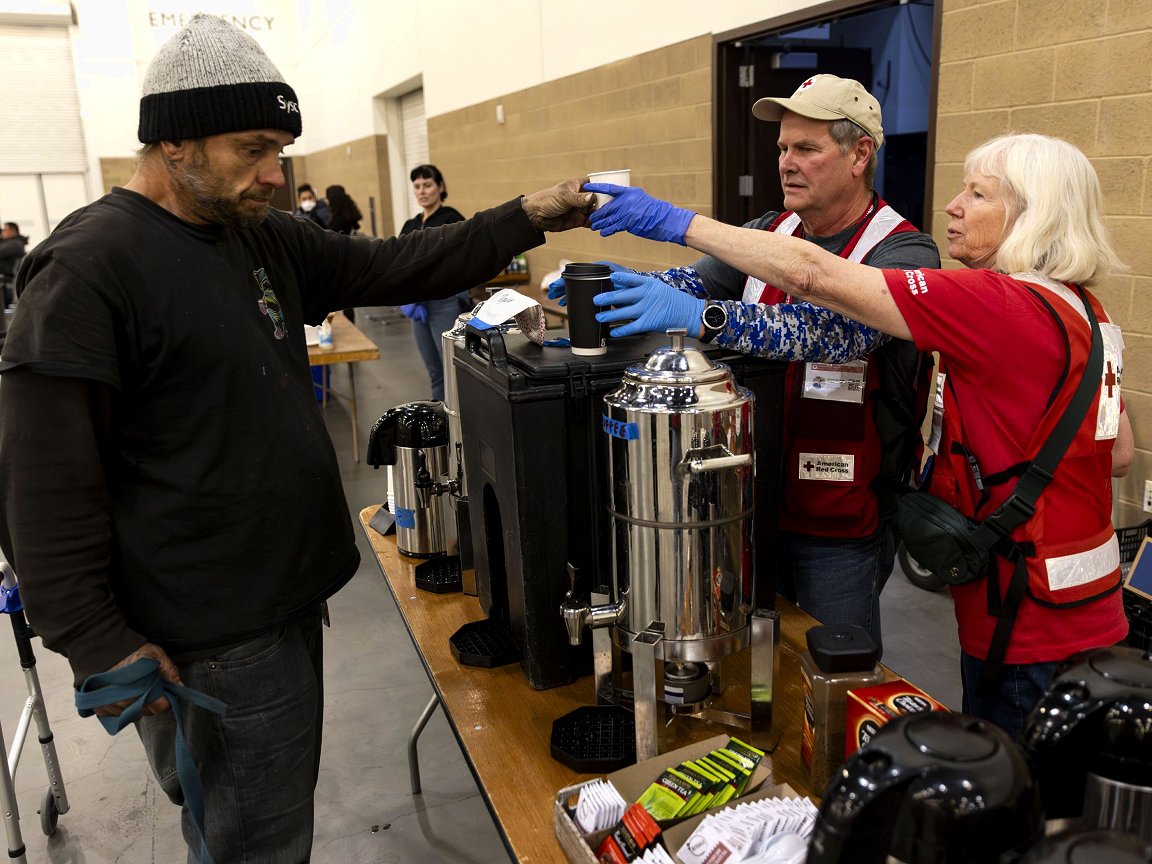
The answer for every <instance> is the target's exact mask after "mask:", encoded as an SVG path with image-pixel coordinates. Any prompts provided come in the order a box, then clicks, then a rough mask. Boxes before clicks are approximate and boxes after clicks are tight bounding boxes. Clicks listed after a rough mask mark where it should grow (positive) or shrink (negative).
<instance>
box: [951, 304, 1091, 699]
mask: <svg viewBox="0 0 1152 864" xmlns="http://www.w3.org/2000/svg"><path fill="white" fill-rule="evenodd" d="M1076 290H1077V292H1078V293H1079V295H1080V299H1081V301H1082V302H1083V303H1084V309H1085V312H1086V313H1087V316H1088V324H1089V326H1091V328H1092V347H1091V349H1090V350H1089V352H1088V362H1087V363H1086V364H1085V366H1084V375H1083V377H1081V379H1080V383H1079V385H1077V387H1076V392H1075V393H1074V394H1073V396H1072V400H1071V401H1070V402H1069V403H1068V407H1067V408H1065V409H1064V414H1063V415H1062V416H1061V417H1060V421H1059V422H1058V423H1057V424H1056V428H1055V429H1053V430H1052V434H1051V435H1049V436H1048V440H1047V441H1045V442H1044V446H1042V447H1041V448H1040V452H1039V453H1037V454H1036V458H1035V459H1033V460H1032V464H1031V465H1029V466H1028V469H1027V470H1026V471H1025V472H1024V474H1023V475H1022V476H1021V477H1020V480H1019V481H1018V482H1017V483H1016V486H1015V488H1014V489H1013V490H1012V494H1011V495H1010V496H1009V497H1008V500H1007V501H1005V502H1004V503H1003V504H1001V505H1000V507H998V508H997V509H996V512H995V513H993V514H992V515H990V516H989V517H988V518H987V519H985V520H984V521H983V522H981V523H980V527H979V528H977V529H976V532H975V535H974V538H973V539H974V540H975V541H976V542H977V543H979V544H981V545H982V546H983V548H985V549H988V550H993V547H996V546H997V545H998V544H999V551H1001V554H1003V555H1004V556H1005V557H1006V558H1007V559H1008V560H1009V561H1010V562H1011V563H1012V577H1011V579H1010V580H1009V582H1008V590H1007V592H1006V593H1005V595H1004V597H1003V600H1001V597H1000V586H999V580H998V579H997V578H996V567H995V566H994V562H993V561H990V563H989V567H988V576H987V579H988V611H989V614H991V615H993V616H995V618H996V627H995V629H994V630H993V632H992V642H991V644H990V645H989V646H988V655H987V659H986V660H985V661H984V671H983V674H982V675H981V676H980V683H979V684H978V685H977V689H978V691H979V692H980V694H981V695H982V696H983V697H984V698H988V699H991V698H993V697H994V696H995V694H996V688H997V685H998V684H999V683H1000V676H1001V673H1002V671H1003V668H1004V657H1005V655H1006V654H1007V653H1008V642H1009V640H1010V639H1011V638H1012V628H1013V626H1014V625H1015V623H1016V614H1017V612H1018V611H1019V610H1020V603H1021V601H1022V600H1023V599H1024V592H1025V589H1026V588H1027V587H1028V561H1027V559H1028V557H1029V556H1030V555H1034V554H1035V549H1033V548H1031V544H1025V545H1026V546H1027V548H1023V546H1022V544H1017V543H1014V542H1012V540H1011V534H1012V532H1013V531H1014V530H1016V528H1018V527H1019V526H1021V525H1023V524H1024V523H1025V522H1027V521H1028V520H1029V519H1031V518H1032V516H1033V514H1034V513H1035V512H1036V501H1037V499H1038V498H1039V497H1040V493H1041V492H1043V491H1044V487H1045V486H1047V485H1048V483H1049V482H1050V481H1051V480H1052V475H1053V474H1054V473H1055V471H1056V467H1057V466H1058V465H1059V464H1060V460H1061V459H1063V458H1064V454H1065V453H1066V452H1068V447H1069V446H1070V445H1071V444H1072V440H1073V439H1074V438H1075V437H1076V432H1077V431H1078V430H1079V429H1080V425H1081V424H1082V423H1083V422H1084V418H1085V416H1087V414H1088V408H1089V406H1090V405H1091V404H1092V398H1093V397H1094V396H1095V395H1096V390H1097V388H1098V387H1099V381H1100V370H1101V369H1102V368H1103V366H1104V339H1103V337H1102V336H1101V334H1100V323H1099V322H1098V321H1097V320H1096V313H1095V311H1094V310H1093V309H1092V304H1091V303H1090V302H1089V301H1088V298H1087V296H1085V294H1084V289H1082V288H1079V287H1077V289H1076ZM1001 541H1003V542H1001Z"/></svg>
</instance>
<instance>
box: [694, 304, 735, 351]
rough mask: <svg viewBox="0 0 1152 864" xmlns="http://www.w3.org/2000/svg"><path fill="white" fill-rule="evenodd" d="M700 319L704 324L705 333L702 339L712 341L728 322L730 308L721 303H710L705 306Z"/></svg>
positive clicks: (702, 340)
mask: <svg viewBox="0 0 1152 864" xmlns="http://www.w3.org/2000/svg"><path fill="white" fill-rule="evenodd" d="M700 319H701V321H702V322H703V324H704V335H703V336H701V337H700V341H701V342H711V341H712V340H713V339H715V338H716V334H717V333H720V332H721V331H722V330H723V329H724V327H725V325H727V324H728V310H727V309H725V308H724V307H723V306H722V305H720V304H719V303H709V304H708V305H707V306H705V307H704V311H703V312H702V313H701V315H700Z"/></svg>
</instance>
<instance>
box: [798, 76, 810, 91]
mask: <svg viewBox="0 0 1152 864" xmlns="http://www.w3.org/2000/svg"><path fill="white" fill-rule="evenodd" d="M811 86H812V79H811V78H809V79H808V80H807V81H805V82H804V83H803V84H801V85H800V89H801V90H803V89H804V88H805V87H811Z"/></svg>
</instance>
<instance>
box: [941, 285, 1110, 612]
mask: <svg viewBox="0 0 1152 864" xmlns="http://www.w3.org/2000/svg"><path fill="white" fill-rule="evenodd" d="M1015 278H1017V279H1020V277H1015ZM1021 281H1026V282H1027V283H1028V287H1030V288H1032V289H1034V290H1035V291H1036V292H1037V293H1038V294H1039V295H1040V296H1041V297H1042V298H1043V299H1044V300H1045V301H1047V303H1048V305H1049V306H1050V307H1051V308H1052V309H1053V310H1055V312H1056V314H1057V315H1058V316H1059V318H1060V321H1061V323H1062V324H1063V325H1064V328H1065V329H1066V330H1067V332H1068V338H1069V344H1070V347H1071V351H1070V359H1069V365H1068V369H1067V373H1066V375H1065V376H1064V379H1063V381H1062V383H1061V386H1060V389H1059V391H1058V392H1057V393H1056V396H1055V399H1054V400H1053V402H1052V404H1051V405H1050V406H1049V409H1048V411H1047V413H1046V414H1045V415H1044V418H1043V420H1042V421H1041V422H1040V424H1039V426H1038V428H1037V429H1036V430H1035V431H1034V432H1033V433H1032V436H1031V437H1030V439H1029V442H1028V447H1027V451H1026V458H1027V459H1028V460H1031V459H1033V458H1034V457H1035V456H1036V454H1037V453H1039V452H1040V448H1041V447H1042V446H1043V445H1044V442H1045V441H1047V440H1048V437H1049V436H1050V435H1051V433H1052V430H1053V429H1054V428H1055V426H1056V424H1057V422H1058V421H1059V419H1060V417H1061V415H1062V414H1063V412H1064V409H1065V408H1066V407H1067V405H1068V403H1069V402H1070V401H1071V399H1072V395H1073V393H1075V391H1076V386H1077V385H1078V384H1079V383H1080V379H1081V377H1082V376H1083V373H1084V367H1085V365H1086V364H1087V362H1088V352H1089V349H1090V347H1091V339H1092V333H1091V330H1090V328H1089V326H1088V324H1087V322H1086V320H1085V318H1084V317H1083V314H1082V313H1081V312H1080V311H1078V310H1079V309H1082V308H1083V307H1082V304H1081V302H1080V299H1079V296H1078V295H1077V294H1076V292H1075V291H1071V290H1069V289H1067V288H1066V287H1065V286H1062V285H1058V284H1057V283H1049V285H1048V286H1046V285H1043V284H1040V283H1038V282H1033V281H1032V279H1031V278H1028V279H1024V280H1021ZM1085 293H1086V295H1087V297H1088V298H1089V301H1090V302H1091V303H1092V308H1093V310H1094V311H1095V313H1096V317H1097V320H1098V321H1099V322H1100V327H1101V331H1102V335H1104V337H1105V338H1104V344H1105V354H1104V367H1103V369H1102V372H1101V382H1100V391H1099V393H1098V394H1097V396H1096V399H1095V400H1094V402H1093V404H1092V407H1090V408H1089V409H1088V414H1087V416H1086V417H1085V419H1084V422H1083V424H1082V425H1081V427H1080V429H1079V430H1078V431H1077V433H1076V437H1075V438H1074V439H1073V441H1072V443H1071V445H1070V446H1069V447H1068V451H1067V453H1066V454H1065V455H1064V458H1063V460H1062V461H1061V462H1060V465H1059V467H1058V468H1057V469H1056V472H1055V474H1054V475H1053V478H1052V480H1051V482H1050V483H1049V484H1048V485H1047V486H1046V487H1045V489H1044V491H1043V492H1042V493H1041V495H1040V498H1039V500H1038V501H1037V502H1036V514H1035V515H1034V516H1033V517H1032V518H1031V519H1030V520H1028V521H1027V522H1026V523H1024V525H1022V526H1020V527H1019V528H1018V529H1017V530H1016V531H1015V532H1014V533H1013V535H1012V537H1013V539H1014V540H1016V541H1018V542H1026V543H1032V544H1034V545H1035V548H1036V554H1035V555H1034V556H1032V557H1029V558H1028V559H1027V562H1028V592H1027V593H1028V596H1029V597H1030V598H1031V599H1032V600H1033V601H1035V602H1039V603H1041V604H1042V605H1049V606H1066V605H1074V604H1078V603H1082V602H1086V601H1089V600H1092V599H1095V598H1097V597H1100V596H1102V595H1104V594H1107V593H1109V592H1110V591H1112V590H1113V589H1115V587H1116V585H1117V584H1118V581H1119V579H1120V550H1119V546H1118V544H1117V541H1116V532H1115V530H1114V529H1113V527H1112V522H1111V512H1112V484H1111V452H1112V446H1113V444H1114V443H1115V438H1116V434H1115V422H1114V421H1115V419H1116V418H1118V417H1119V412H1120V387H1119V373H1120V370H1121V369H1122V355H1121V346H1122V342H1113V343H1112V344H1111V345H1110V344H1109V341H1110V340H1109V336H1108V333H1106V332H1104V331H1106V330H1115V329H1116V328H1115V327H1114V326H1112V325H1111V324H1110V322H1109V321H1108V318H1107V315H1106V313H1105V312H1104V309H1103V307H1102V306H1101V305H1100V301H1098V300H1097V299H1096V298H1095V297H1093V296H1092V295H1091V294H1088V293H1087V292H1085ZM940 374H941V376H942V378H941V379H940V380H941V382H942V383H943V393H944V397H943V407H944V416H943V418H942V423H941V439H940V446H939V452H938V453H937V455H936V458H935V460H934V462H935V464H934V467H933V469H932V478H931V483H930V487H929V488H930V491H931V492H932V494H934V495H937V496H938V497H940V498H942V499H943V500H945V501H947V502H948V503H950V504H952V506H954V507H955V508H956V509H957V510H959V511H960V512H961V513H964V514H967V515H970V516H973V517H974V518H976V519H980V520H982V519H984V518H985V517H986V516H988V514H989V513H991V512H992V511H993V510H995V509H996V507H998V506H999V505H1000V504H1001V503H1002V502H1003V500H1004V499H1005V498H1006V497H1007V496H1008V494H1009V493H1010V492H1011V490H1012V488H1013V486H1014V484H1015V479H1016V478H1015V477H1013V478H1011V479H1007V480H1005V481H1003V482H1002V483H999V484H996V485H995V486H987V487H986V492H985V493H981V492H980V491H979V490H978V488H977V486H976V481H975V479H974V477H973V473H972V470H971V467H970V464H969V460H968V456H967V455H966V453H965V452H964V447H963V445H964V444H965V441H966V439H965V436H964V428H963V416H962V415H963V408H962V406H959V405H957V403H956V395H955V391H954V390H953V388H952V387H950V386H948V383H947V368H946V364H945V363H944V362H943V360H942V362H941V367H940ZM1037 387H1038V388H1039V390H1038V392H1037V398H1047V397H1048V396H1050V395H1051V393H1052V389H1051V388H1052V384H1051V383H1043V382H1038V383H1037ZM1045 388H1046V389H1045ZM1041 391H1042V392H1041ZM971 443H973V444H976V445H977V446H978V444H979V442H977V441H973V442H971ZM956 444H959V445H961V446H954V445H956ZM968 449H970V448H968ZM996 560H997V562H998V566H999V567H1000V568H1001V572H1002V574H1003V575H1002V578H1001V585H1005V584H1006V580H1007V579H1008V578H1009V575H1010V571H1011V565H1010V564H1007V562H1005V561H1003V560H1002V559H1001V558H1000V556H997V557H996Z"/></svg>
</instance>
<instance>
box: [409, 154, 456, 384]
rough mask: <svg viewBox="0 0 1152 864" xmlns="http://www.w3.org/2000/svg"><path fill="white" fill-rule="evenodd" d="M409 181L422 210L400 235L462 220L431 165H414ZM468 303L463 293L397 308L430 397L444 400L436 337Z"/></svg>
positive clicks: (439, 176) (410, 220) (437, 339)
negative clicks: (407, 325) (405, 319)
mask: <svg viewBox="0 0 1152 864" xmlns="http://www.w3.org/2000/svg"><path fill="white" fill-rule="evenodd" d="M408 176H409V177H410V178H411V180H412V192H413V193H414V194H415V196H416V203H417V204H419V205H420V206H421V207H422V208H423V211H424V212H422V213H421V214H420V215H418V216H413V217H412V218H411V219H409V220H408V221H407V222H405V223H404V227H403V228H401V229H400V234H401V236H403V235H404V234H411V233H412V232H413V231H419V230H421V229H423V228H436V227H438V226H440V225H448V224H450V223H452V222H462V221H464V216H463V215H461V213H460V211H459V210H456V209H455V208H454V207H447V206H445V204H444V199H445V198H447V197H448V188H447V187H446V186H445V185H444V175H442V174H441V173H440V169H439V168H437V167H436V166H435V165H417V166H416V167H415V168H413V169H412V172H411V174H409V175H408ZM471 306H472V303H471V301H470V299H469V297H468V292H467V291H462V292H461V293H459V294H456V295H455V296H453V297H446V298H444V299H443V300H429V301H427V302H425V303H412V304H410V305H408V306H401V307H400V311H401V312H403V313H404V315H405V316H407V317H408V318H411V319H412V333H413V335H415V337H416V347H417V348H418V349H419V350H420V357H421V358H422V359H423V360H424V366H425V368H427V370H428V379H429V381H431V383H432V398H433V399H435V400H440V401H443V399H444V366H443V360H442V358H441V354H440V334H442V333H443V332H444V331H445V330H451V329H452V328H453V327H454V326H455V325H456V317H457V316H458V315H459V314H460V313H461V312H463V311H465V310H467V309H470V308H471Z"/></svg>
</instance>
